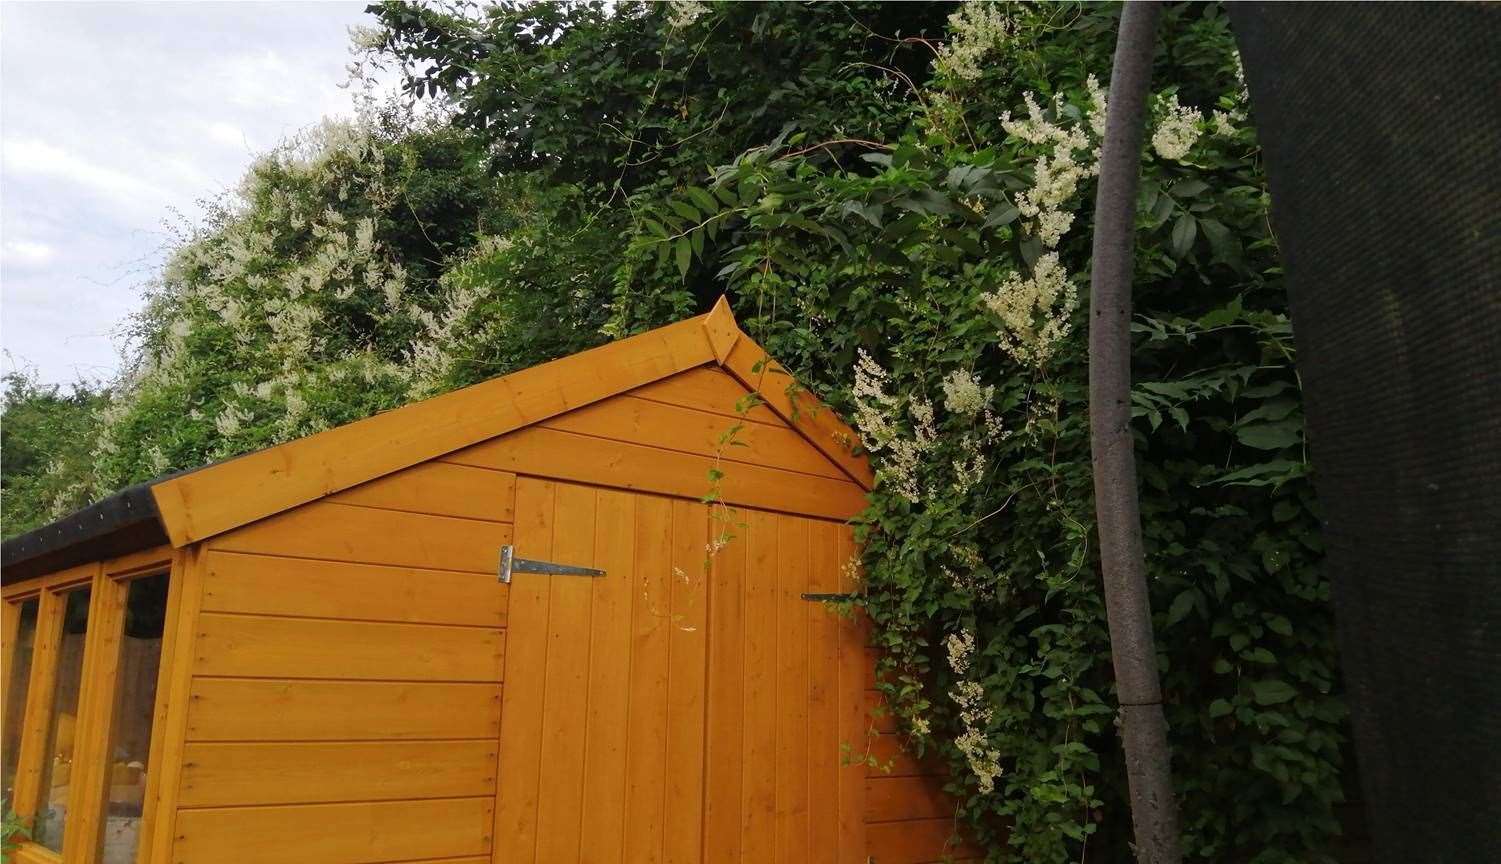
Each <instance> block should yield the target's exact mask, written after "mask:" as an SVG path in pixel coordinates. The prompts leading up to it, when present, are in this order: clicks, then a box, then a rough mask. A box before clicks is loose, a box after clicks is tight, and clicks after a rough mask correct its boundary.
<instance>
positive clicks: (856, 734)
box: [837, 527, 885, 864]
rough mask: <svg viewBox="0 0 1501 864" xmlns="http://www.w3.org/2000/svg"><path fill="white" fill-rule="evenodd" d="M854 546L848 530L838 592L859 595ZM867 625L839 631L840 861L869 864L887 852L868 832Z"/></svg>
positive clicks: (842, 535) (851, 622) (857, 621)
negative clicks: (873, 853) (844, 755)
mask: <svg viewBox="0 0 1501 864" xmlns="http://www.w3.org/2000/svg"><path fill="white" fill-rule="evenodd" d="M854 555H855V543H854V538H853V537H852V536H851V532H850V530H849V529H848V528H844V527H841V528H840V529H839V552H838V556H837V560H838V561H839V563H840V569H839V590H840V591H844V592H848V591H854V590H856V589H857V588H858V587H859V586H858V585H857V584H856V579H857V577H858V574H857V573H855V572H854V571H852V570H851V569H848V568H847V566H846V565H847V562H851V561H853V560H854ZM869 641H870V640H869V638H868V636H867V633H866V626H865V622H864V620H863V619H861V618H859V617H858V616H855V617H851V618H844V619H840V626H839V746H840V747H841V748H844V749H847V750H848V752H849V754H850V757H851V758H849V759H847V760H844V762H843V763H842V764H841V765H840V767H839V821H838V824H837V829H838V832H839V861H840V862H841V864H865V860H866V857H867V855H868V854H869V850H871V849H882V854H883V855H884V854H885V850H884V848H882V847H881V846H880V845H879V844H876V843H873V842H872V843H869V844H867V840H868V838H867V836H866V832H865V771H864V767H863V762H864V756H865V754H866V752H867V748H868V746H869V745H868V736H867V731H866V730H867V725H866V724H867V722H868V721H867V718H866V708H865V691H864V690H863V689H862V685H863V684H864V682H865V676H866V672H865V670H866V666H867V662H868V661H867V657H868V655H867V653H866V648H865V646H866V645H867V644H868V643H869Z"/></svg>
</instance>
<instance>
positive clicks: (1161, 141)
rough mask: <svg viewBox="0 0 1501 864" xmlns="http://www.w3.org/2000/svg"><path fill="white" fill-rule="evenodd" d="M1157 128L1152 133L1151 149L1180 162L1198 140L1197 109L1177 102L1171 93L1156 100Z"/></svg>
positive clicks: (1166, 157)
mask: <svg viewBox="0 0 1501 864" xmlns="http://www.w3.org/2000/svg"><path fill="white" fill-rule="evenodd" d="M1157 114H1158V120H1157V129H1156V131H1154V132H1153V133H1152V149H1153V150H1155V151H1157V155H1158V156H1161V157H1162V158H1164V159H1171V160H1172V161H1174V162H1180V161H1182V160H1183V158H1184V157H1185V156H1187V155H1188V151H1189V150H1191V149H1193V146H1194V143H1195V142H1197V141H1198V140H1199V121H1200V120H1201V119H1202V118H1201V117H1200V116H1199V112H1198V110H1197V109H1194V108H1189V107H1187V106H1183V105H1179V104H1178V94H1176V93H1173V94H1170V95H1168V96H1167V97H1166V98H1162V97H1159V98H1158V100H1157Z"/></svg>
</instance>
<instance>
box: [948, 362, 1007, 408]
mask: <svg viewBox="0 0 1501 864" xmlns="http://www.w3.org/2000/svg"><path fill="white" fill-rule="evenodd" d="M994 396H995V388H994V387H982V386H980V379H979V378H976V377H975V373H973V372H971V371H970V370H968V369H955V370H954V371H953V372H950V373H949V374H948V376H947V377H945V378H944V379H943V407H945V408H947V409H948V410H949V411H951V412H953V413H955V414H958V415H959V416H961V417H973V416H975V415H976V414H979V413H980V412H981V411H984V410H985V409H986V408H988V407H989V406H990V400H991V398H992V397H994Z"/></svg>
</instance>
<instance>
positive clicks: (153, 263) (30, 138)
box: [0, 0, 370, 382]
mask: <svg viewBox="0 0 1501 864" xmlns="http://www.w3.org/2000/svg"><path fill="white" fill-rule="evenodd" d="M363 9H364V4H363V3H362V2H345V3H154V2H134V3H46V4H42V3H21V2H3V0H0V128H3V131H4V134H3V137H0V246H3V249H0V252H3V254H0V302H3V309H0V311H3V316H0V344H3V347H4V348H5V350H6V351H8V352H10V354H11V359H10V360H8V361H7V364H6V365H8V366H10V365H16V364H27V363H29V364H30V365H33V366H35V367H36V368H37V370H38V371H39V373H40V375H41V377H42V378H43V379H44V380H47V381H52V382H68V381H71V380H73V379H74V378H75V377H76V375H77V374H78V372H79V370H85V371H87V372H88V374H90V375H93V376H97V375H100V374H107V373H108V372H109V371H110V370H113V369H117V368H119V362H120V358H119V351H118V347H117V345H116V343H115V341H114V340H113V339H112V338H111V336H110V334H112V333H114V332H116V331H117V330H118V328H119V325H120V323H121V322H122V320H123V319H124V318H125V317H126V316H128V315H129V314H130V313H131V311H132V310H134V309H136V308H139V306H140V303H141V286H142V285H144V284H145V283H146V282H148V281H149V279H150V278H151V277H152V275H153V273H154V271H155V269H156V268H157V267H159V266H160V263H161V261H162V257H163V255H164V248H163V244H164V242H165V241H166V237H165V235H164V233H163V231H162V228H161V223H162V222H163V221H164V220H167V219H169V218H171V211H172V210H179V211H183V212H187V213H194V212H196V210H197V208H196V206H195V202H196V201H198V200H200V199H202V198H205V197H210V196H214V195H216V194H218V193H220V192H222V191H223V190H225V189H226V188H230V187H232V186H234V185H235V184H236V183H237V182H238V180H239V179H240V177H241V175H242V174H243V173H244V171H245V169H246V168H247V167H248V166H249V164H250V162H251V159H252V155H253V154H254V153H256V152H259V151H263V150H265V149H267V148H268V147H271V146H273V145H274V144H276V143H277V142H278V141H280V140H281V139H282V138H284V137H286V136H288V135H291V134H293V133H295V132H297V131H299V130H301V129H304V128H306V127H308V126H311V125H312V124H314V123H317V122H318V120H319V119H320V118H321V117H322V116H323V115H325V114H330V113H337V114H348V113H350V110H351V106H350V100H349V95H348V93H347V92H346V91H343V90H341V89H340V88H339V84H340V83H342V82H343V81H344V79H345V76H346V71H345V64H346V63H347V62H348V59H349V56H348V52H347V46H348V38H349V37H348V28H349V26H350V25H354V24H360V23H370V22H369V19H368V16H366V15H364V13H363ZM58 57H67V58H69V60H68V62H67V63H65V64H59V63H58V62H57V59H56V58H58Z"/></svg>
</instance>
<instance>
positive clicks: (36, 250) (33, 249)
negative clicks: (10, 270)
mask: <svg viewBox="0 0 1501 864" xmlns="http://www.w3.org/2000/svg"><path fill="white" fill-rule="evenodd" d="M55 255H57V250H56V249H54V248H52V247H51V246H49V245H47V244H46V243H37V242H34V241H32V240H6V241H4V242H3V243H0V262H4V263H5V264H8V265H10V266H11V267H18V268H26V269H31V268H34V267H39V266H41V265H43V264H46V263H47V262H49V261H51V260H52V258H53V256H55Z"/></svg>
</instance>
